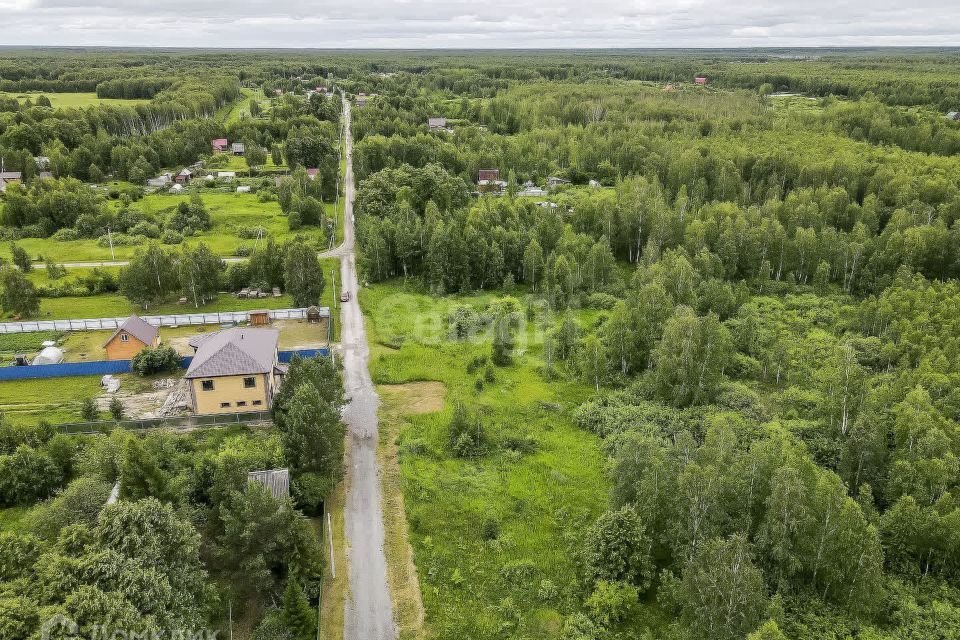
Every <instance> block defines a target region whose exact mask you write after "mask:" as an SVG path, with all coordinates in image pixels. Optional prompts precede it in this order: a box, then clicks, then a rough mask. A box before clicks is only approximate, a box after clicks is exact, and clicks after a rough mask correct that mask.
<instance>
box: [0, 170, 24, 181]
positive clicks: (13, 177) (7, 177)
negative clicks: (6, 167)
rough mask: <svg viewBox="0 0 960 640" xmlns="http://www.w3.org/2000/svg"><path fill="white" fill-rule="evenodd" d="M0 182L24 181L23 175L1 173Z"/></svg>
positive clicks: (13, 172)
mask: <svg viewBox="0 0 960 640" xmlns="http://www.w3.org/2000/svg"><path fill="white" fill-rule="evenodd" d="M0 180H23V174H22V173H20V172H19V171H0Z"/></svg>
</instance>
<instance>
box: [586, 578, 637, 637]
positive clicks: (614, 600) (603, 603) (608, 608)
mask: <svg viewBox="0 0 960 640" xmlns="http://www.w3.org/2000/svg"><path fill="white" fill-rule="evenodd" d="M638 599H639V596H638V594H637V588H636V587H633V586H631V585H629V584H624V583H622V582H607V581H605V580H601V581H600V582H598V583H597V587H596V589H594V590H593V593H592V594H590V597H589V598H587V609H589V610H590V617H591V618H592V619H593V621H594V622H596V623H597V624H599V625H602V626H604V627H609V626H610V625H612V624H616V623H618V622H621V621H623V620H625V619H626V618H627V617H628V616H629V615H630V612H631V611H632V610H633V608H634V607H635V606H636V604H637V601H638Z"/></svg>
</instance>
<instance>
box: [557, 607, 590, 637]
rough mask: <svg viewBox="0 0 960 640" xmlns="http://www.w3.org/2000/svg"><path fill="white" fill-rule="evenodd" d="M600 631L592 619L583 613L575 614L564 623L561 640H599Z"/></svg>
mask: <svg viewBox="0 0 960 640" xmlns="http://www.w3.org/2000/svg"><path fill="white" fill-rule="evenodd" d="M599 636H600V630H599V629H597V625H595V624H594V623H593V621H592V620H590V618H588V617H587V616H585V615H583V614H582V613H575V614H573V615H572V616H570V617H568V618H567V619H566V620H565V621H564V623H563V631H562V632H561V634H560V638H561V640H597V638H598V637H599Z"/></svg>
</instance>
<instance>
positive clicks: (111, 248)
mask: <svg viewBox="0 0 960 640" xmlns="http://www.w3.org/2000/svg"><path fill="white" fill-rule="evenodd" d="M107 241H108V242H109V243H110V260H112V261H114V262H116V260H117V258H116V256H115V255H113V233H112V232H111V231H110V225H107Z"/></svg>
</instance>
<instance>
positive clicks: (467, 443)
mask: <svg viewBox="0 0 960 640" xmlns="http://www.w3.org/2000/svg"><path fill="white" fill-rule="evenodd" d="M449 442H450V448H451V450H452V451H453V454H454V455H455V456H457V457H458V458H472V457H476V456H480V455H483V453H484V452H485V451H486V449H487V434H486V432H485V430H484V428H483V425H481V424H480V420H479V419H477V418H476V417H475V416H471V415H470V414H469V412H467V409H466V407H464V406H463V404H462V403H458V404H457V406H456V408H455V409H454V410H453V417H452V418H451V419H450V426H449Z"/></svg>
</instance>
